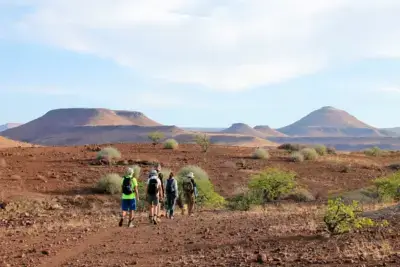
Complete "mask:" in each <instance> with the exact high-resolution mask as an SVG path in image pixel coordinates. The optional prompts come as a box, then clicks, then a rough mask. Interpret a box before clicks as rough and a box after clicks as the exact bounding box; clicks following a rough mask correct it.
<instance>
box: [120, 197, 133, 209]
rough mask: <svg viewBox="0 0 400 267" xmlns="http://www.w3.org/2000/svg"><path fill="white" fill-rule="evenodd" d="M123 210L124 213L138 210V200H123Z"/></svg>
mask: <svg viewBox="0 0 400 267" xmlns="http://www.w3.org/2000/svg"><path fill="white" fill-rule="evenodd" d="M121 208H122V210H123V211H129V210H136V199H135V198H134V199H122V201H121Z"/></svg>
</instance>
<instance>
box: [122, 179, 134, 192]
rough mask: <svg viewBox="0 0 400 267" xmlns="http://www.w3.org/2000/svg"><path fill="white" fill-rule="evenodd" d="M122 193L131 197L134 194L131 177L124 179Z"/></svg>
mask: <svg viewBox="0 0 400 267" xmlns="http://www.w3.org/2000/svg"><path fill="white" fill-rule="evenodd" d="M122 193H123V194H124V195H130V194H132V193H133V188H132V178H131V177H124V180H123V182H122Z"/></svg>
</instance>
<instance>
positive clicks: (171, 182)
mask: <svg viewBox="0 0 400 267" xmlns="http://www.w3.org/2000/svg"><path fill="white" fill-rule="evenodd" d="M165 192H166V194H167V208H166V212H167V215H166V217H167V218H169V219H174V210H175V204H176V200H177V199H178V196H179V192H178V182H177V181H176V179H175V178H174V173H173V172H171V173H170V174H169V178H168V180H167V184H166V186H165Z"/></svg>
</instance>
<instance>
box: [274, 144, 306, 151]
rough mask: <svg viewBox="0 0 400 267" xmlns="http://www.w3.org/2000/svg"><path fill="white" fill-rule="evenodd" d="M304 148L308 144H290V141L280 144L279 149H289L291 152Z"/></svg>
mask: <svg viewBox="0 0 400 267" xmlns="http://www.w3.org/2000/svg"><path fill="white" fill-rule="evenodd" d="M303 148H306V146H305V145H301V144H289V143H286V144H282V145H280V146H278V149H283V150H287V151H289V152H293V151H300V150H301V149H303Z"/></svg>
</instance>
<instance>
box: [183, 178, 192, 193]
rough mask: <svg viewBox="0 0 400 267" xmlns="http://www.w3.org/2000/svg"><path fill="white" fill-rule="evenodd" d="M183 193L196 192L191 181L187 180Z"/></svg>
mask: <svg viewBox="0 0 400 267" xmlns="http://www.w3.org/2000/svg"><path fill="white" fill-rule="evenodd" d="M183 191H185V192H187V193H193V192H194V186H193V183H192V181H191V180H189V179H185V180H184V181H183Z"/></svg>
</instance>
